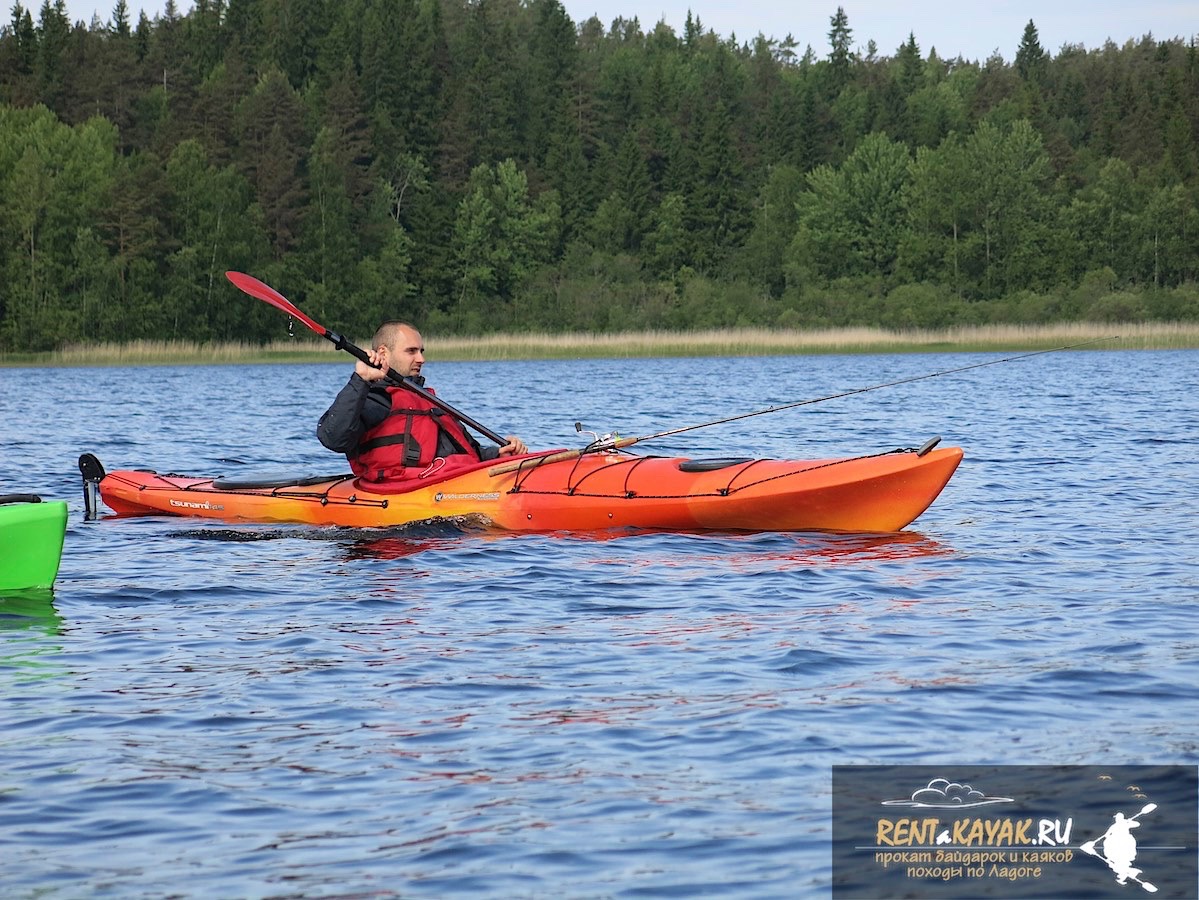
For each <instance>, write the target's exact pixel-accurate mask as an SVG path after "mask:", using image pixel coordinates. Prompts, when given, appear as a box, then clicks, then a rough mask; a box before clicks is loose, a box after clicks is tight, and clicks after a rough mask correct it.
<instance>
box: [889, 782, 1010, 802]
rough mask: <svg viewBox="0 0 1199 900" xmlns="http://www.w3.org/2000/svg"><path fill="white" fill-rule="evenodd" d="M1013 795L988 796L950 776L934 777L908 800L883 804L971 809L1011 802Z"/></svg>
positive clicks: (913, 792)
mask: <svg viewBox="0 0 1199 900" xmlns="http://www.w3.org/2000/svg"><path fill="white" fill-rule="evenodd" d="M1011 802H1012V798H1011V797H988V796H987V795H986V794H984V793H983V792H982V791H976V790H975V789H974V788H972V787H971V786H970V785H968V784H958V782H956V781H950V780H949V779H948V778H934V779H933V780H932V781H930V782H929V783H928V785H927V786H926V787H922V788H920V789H919V790H916V791H912V796H911V797H909V798H908V799H907V800H884V801H883V806H909V807H917V808H924V809H970V808H972V807H975V806H989V805H991V804H992V803H1011Z"/></svg>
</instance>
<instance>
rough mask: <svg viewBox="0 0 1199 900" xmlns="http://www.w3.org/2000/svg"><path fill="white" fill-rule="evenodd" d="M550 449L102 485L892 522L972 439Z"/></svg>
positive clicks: (197, 497)
mask: <svg viewBox="0 0 1199 900" xmlns="http://www.w3.org/2000/svg"><path fill="white" fill-rule="evenodd" d="M557 455H561V454H560V452H559V453H558V454H557ZM549 456H550V454H530V455H529V456H527V457H524V458H521V459H518V460H514V461H512V462H505V464H504V465H499V466H497V465H496V463H495V461H491V462H487V463H480V464H478V465H475V466H472V467H469V468H462V469H456V470H454V471H453V472H452V473H451V474H449V475H446V476H444V477H436V476H435V477H432V478H428V479H419V478H413V479H409V480H406V481H403V482H399V483H395V484H389V485H385V486H381V485H369V484H366V483H364V482H362V481H360V480H359V479H357V478H355V477H354V476H352V475H336V476H307V477H303V478H296V477H287V476H282V477H276V478H245V477H243V478H228V477H226V478H221V477H216V478H202V477H193V476H185V475H173V474H167V475H159V474H158V473H156V472H153V471H142V470H120V471H113V472H111V473H107V474H104V475H103V476H102V478H101V479H100V481H99V493H100V496H101V498H102V499H103V500H104V502H105V503H106V504H107V505H108V506H109V507H110V508H111V509H112V510H113V511H115V512H116V513H117V514H119V515H127V516H128V515H162V514H167V515H182V516H198V517H205V518H216V519H225V520H244V521H256V522H300V523H308V524H316V525H344V526H352V527H385V526H396V525H405V524H409V523H413V522H423V521H428V520H431V519H446V518H449V519H459V518H463V517H470V518H474V519H478V518H482V519H484V520H486V521H487V522H489V523H490V524H491V525H493V526H494V527H497V528H501V529H506V530H517V531H595V530H603V529H611V528H647V529H666V530H688V531H690V530H721V531H843V532H845V531H848V532H889V531H898V530H900V529H902V528H904V527H906V526H907V525H909V524H910V523H911V522H912V521H913V520H915V518H916V517H917V516H919V515H920V514H921V513H923V512H924V511H925V509H927V508H928V506H929V505H930V504H931V503H932V502H933V501H934V500H935V499H936V497H937V496H938V495H939V494H940V492H941V490H942V489H943V488H944V487H945V485H946V483H947V482H948V481H949V479H950V477H952V475H953V473H954V471H955V470H956V469H957V466H958V464H959V463H960V462H961V459H962V451H961V449H960V448H957V447H949V448H943V449H938V450H932V451H928V452H921V453H917V452H915V451H912V450H902V451H889V452H885V453H876V454H870V455H866V456H859V457H848V458H835V459H814V460H772V459H730V460H691V459H685V458H677V457H657V456H639V455H632V454H628V453H618V452H602V453H588V454H580V455H577V456H575V457H574V458H570V459H554V460H552V461H546V460H547V459H548V458H549Z"/></svg>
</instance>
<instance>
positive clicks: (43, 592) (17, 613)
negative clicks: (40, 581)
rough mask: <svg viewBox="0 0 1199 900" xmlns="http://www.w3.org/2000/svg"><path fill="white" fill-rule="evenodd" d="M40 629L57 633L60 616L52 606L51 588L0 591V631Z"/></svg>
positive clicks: (52, 592) (52, 591)
mask: <svg viewBox="0 0 1199 900" xmlns="http://www.w3.org/2000/svg"><path fill="white" fill-rule="evenodd" d="M27 628H29V629H40V630H41V631H44V632H45V633H46V634H58V633H59V632H60V631H61V629H62V617H61V616H59V614H58V610H56V609H55V608H54V589H53V588H30V589H28V590H24V591H5V592H3V593H0V631H21V630H23V629H27Z"/></svg>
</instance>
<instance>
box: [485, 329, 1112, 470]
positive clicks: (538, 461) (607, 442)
mask: <svg viewBox="0 0 1199 900" xmlns="http://www.w3.org/2000/svg"><path fill="white" fill-rule="evenodd" d="M1117 337H1118V336H1117ZM1117 337H1104V338H1093V339H1091V340H1089V341H1080V342H1079V343H1077V344H1067V345H1066V346H1064V347H1052V348H1050V349H1048V350H1033V351H1031V352H1029V353H1018V354H1016V355H1015V356H1005V357H1004V358H1003V359H990V360H987V361H986V362H980V363H971V364H970V365H968V366H958V367H956V368H953V369H944V370H942V371H940V372H929V373H927V374H924V375H913V376H911V377H909V378H900V379H898V380H896V381H886V382H883V383H882V384H872V385H870V386H869V387H861V388H853V389H851V390H848V391H840V392H838V393H836V394H828V395H827V396H824V397H815V398H812V399H809V400H797V401H795V402H794V403H783V404H780V405H778V406H769V407H767V408H766V409H757V410H754V411H753V412H746V413H738V414H737V415H734V416H726V417H725V418H723V419H713V420H712V421H710V422H701V423H699V424H698V425H684V426H683V427H681V428H669V429H667V430H665V431H659V432H656V433H654V434H647V435H642V436H640V437H624V438H622V437H620V436H619V435H615V434H609V435H604V436H603V437H598V438H596V439H595V440H594V441H592V442H591V443H590V444H588V445H587V446H586V447H584V448H583V449H581V450H562V451H559V452H556V453H551V454H549V455H547V456H532V457H526V458H524V459H521V460H518V461H514V462H510V463H504V464H503V465H500V466H495V467H494V468H491V469H488V470H487V471H488V474H489V475H503V474H505V473H507V472H514V471H519V470H525V469H530V468H535V467H536V466H540V465H543V464H545V463H551V462H558V461H560V460H564V459H573V458H575V457H577V456H583V455H585V454H588V453H603V452H607V451H611V450H621V449H623V448H625V447H631V446H632V445H633V444H640V443H644V442H645V441H652V440H656V439H658V438H664V437H671V436H673V435H676V434H683V433H684V432H687V431H695V430H697V429H699V428H710V427H711V426H713V425H726V424H728V423H729V422H739V421H741V420H742V419H750V418H753V417H754V416H764V415H766V414H767V413H775V412H782V411H783V410H786V409H796V408H797V407H800V406H810V405H812V404H813V403H824V402H825V401H827V400H838V399H840V398H841V397H850V396H852V395H854V394H864V393H866V392H867V391H877V390H878V389H879V388H885V387H895V386H897V385H900V384H910V383H912V382H913V381H924V380H926V379H929V378H940V377H941V376H942V375H953V374H955V373H957V372H966V371H969V370H970V369H981V368H983V367H984V366H997V365H999V364H1000V363H1005V362H1013V361H1015V360H1018V359H1028V358H1029V357H1032V356H1042V355H1044V354H1046V353H1060V352H1061V351H1063V350H1075V349H1077V348H1079V347H1086V346H1088V345H1090V344H1099V343H1103V342H1104V341H1114V340H1117ZM575 430H576V431H579V430H581V426H580V425H578V424H577V423H576V425H575Z"/></svg>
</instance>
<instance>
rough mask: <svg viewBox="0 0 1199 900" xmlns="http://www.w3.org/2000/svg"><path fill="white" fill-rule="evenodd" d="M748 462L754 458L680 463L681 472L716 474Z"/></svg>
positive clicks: (737, 457)
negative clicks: (721, 470)
mask: <svg viewBox="0 0 1199 900" xmlns="http://www.w3.org/2000/svg"><path fill="white" fill-rule="evenodd" d="M747 462H753V458H752V457H749V456H724V457H718V458H715V459H684V460H683V461H682V462H680V463H679V471H680V472H714V471H716V470H717V469H727V468H728V467H729V466H739V465H741V464H742V463H747Z"/></svg>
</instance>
